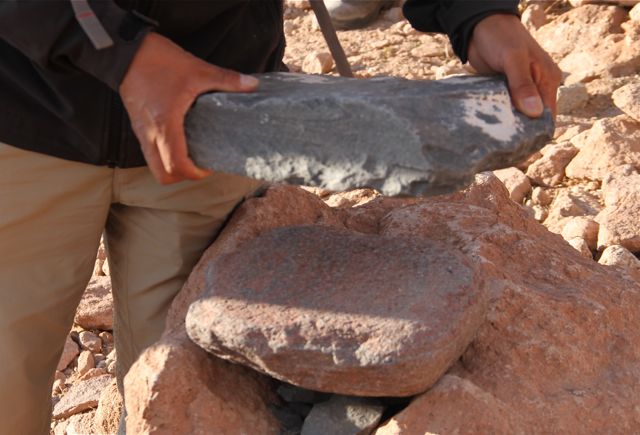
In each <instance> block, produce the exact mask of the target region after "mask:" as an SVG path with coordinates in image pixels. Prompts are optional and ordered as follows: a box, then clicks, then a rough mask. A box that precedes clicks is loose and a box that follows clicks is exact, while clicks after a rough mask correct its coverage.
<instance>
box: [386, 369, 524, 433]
mask: <svg viewBox="0 0 640 435" xmlns="http://www.w3.org/2000/svg"><path fill="white" fill-rule="evenodd" d="M452 402H455V403H457V404H458V407H457V408H453V407H452V406H451V403H452ZM523 428H526V426H525V425H524V424H523V422H522V420H521V419H520V418H519V417H518V415H517V412H516V411H515V410H513V409H510V407H509V405H508V403H504V402H502V401H501V400H499V399H498V398H496V397H494V396H493V395H492V394H491V393H489V392H487V391H485V390H483V389H482V388H480V387H479V386H476V385H474V384H473V382H471V381H469V380H467V379H464V378H460V377H458V376H455V375H445V376H443V377H442V379H440V381H439V382H438V383H437V384H436V385H435V386H434V387H433V388H432V389H431V390H429V392H428V393H427V394H423V395H421V396H418V397H417V398H416V399H415V400H414V401H413V402H411V404H410V405H409V406H408V407H407V408H406V409H405V410H404V411H402V412H400V413H399V414H397V415H395V416H394V417H392V418H391V419H390V420H389V421H387V422H386V423H385V424H383V425H382V426H380V427H379V428H378V429H377V430H376V431H375V432H374V435H410V434H418V433H419V434H448V433H463V434H489V433H494V434H515V433H526V430H524V431H523Z"/></svg>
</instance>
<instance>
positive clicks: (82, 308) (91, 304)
mask: <svg viewBox="0 0 640 435" xmlns="http://www.w3.org/2000/svg"><path fill="white" fill-rule="evenodd" d="M74 322H75V323H76V324H78V325H80V326H82V327H83V328H84V329H101V330H111V329H113V297H112V295H111V278H109V277H108V276H94V277H93V278H92V279H91V282H90V283H89V285H88V286H87V289H86V290H85V292H84V294H83V295H82V300H81V301H80V305H79V306H78V309H77V311H76V317H75V320H74Z"/></svg>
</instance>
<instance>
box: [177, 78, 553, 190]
mask: <svg viewBox="0 0 640 435" xmlns="http://www.w3.org/2000/svg"><path fill="white" fill-rule="evenodd" d="M260 78H261V85H260V88H259V89H258V91H257V92H254V93H251V94H240V93H222V92H218V93H212V94H207V95H204V96H201V97H200V98H199V99H198V101H197V103H196V105H195V106H194V107H193V108H192V109H191V111H190V112H189V114H188V115H187V119H186V131H187V137H188V143H189V153H190V155H191V157H192V158H193V159H194V160H195V162H196V163H197V164H198V165H199V166H201V167H206V168H211V169H214V170H223V171H226V172H232V173H238V174H243V175H248V176H250V177H253V178H258V179H263V180H268V181H276V182H282V181H286V182H290V183H296V184H305V185H310V186H316V187H323V188H327V189H329V190H334V191H342V190H350V189H353V188H362V187H370V188H375V189H377V190H379V191H380V192H382V193H383V194H386V195H398V194H409V195H425V194H437V193H442V192H447V191H453V190H455V189H458V188H460V187H462V186H464V185H466V184H468V183H469V182H470V181H471V180H473V174H475V173H477V172H481V171H484V170H491V169H497V168H499V167H508V166H512V165H514V164H515V163H517V162H518V161H520V160H523V159H524V158H526V157H527V156H529V155H530V154H532V153H533V152H534V151H536V150H537V149H539V148H540V147H541V146H542V145H543V144H544V143H545V142H546V141H547V140H548V139H549V138H550V137H551V136H552V134H553V121H552V119H551V116H550V114H549V113H548V112H546V114H545V115H544V116H543V117H542V118H538V119H529V118H527V117H526V116H524V115H522V114H520V113H519V112H518V111H516V110H515V109H514V108H513V107H512V106H511V100H510V98H509V94H508V92H507V88H506V86H505V83H504V81H503V80H502V79H499V78H492V77H488V78H487V77H465V78H462V77H456V78H452V79H448V80H442V81H436V82H434V81H411V80H404V79H399V78H391V77H387V78H376V79H370V80H358V79H348V78H341V77H330V76H326V77H325V76H322V77H310V76H306V75H298V74H287V73H280V74H265V75H262V76H260ZM238 119H242V122H243V123H245V124H249V125H256V126H259V128H257V127H256V128H246V129H237V128H235V127H234V126H235V125H237V122H238ZM214 120H215V121H214Z"/></svg>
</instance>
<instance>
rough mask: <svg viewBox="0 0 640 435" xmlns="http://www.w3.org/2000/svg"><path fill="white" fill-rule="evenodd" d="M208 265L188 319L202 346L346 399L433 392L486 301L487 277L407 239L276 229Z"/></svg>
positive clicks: (439, 249) (449, 254)
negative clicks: (484, 280)
mask: <svg viewBox="0 0 640 435" xmlns="http://www.w3.org/2000/svg"><path fill="white" fill-rule="evenodd" d="M209 267H210V268H209V276H208V282H209V291H208V293H207V294H206V295H205V297H204V298H202V299H200V300H198V301H197V302H195V303H193V304H192V305H191V307H190V309H189V312H188V314H187V318H186V325H187V331H188V333H189V337H190V338H191V339H192V340H194V342H196V343H197V344H198V345H200V346H201V347H203V348H204V349H207V350H208V351H210V352H212V353H213V354H215V355H217V356H219V357H222V358H225V359H228V360H231V361H235V362H239V363H243V364H246V365H248V366H250V367H253V368H255V369H257V370H259V371H262V372H264V373H266V374H269V375H271V376H273V377H275V378H278V379H281V380H283V381H286V382H289V383H292V384H295V385H299V386H301V387H304V388H309V389H314V390H320V391H327V392H334V393H340V394H347V395H360V396H409V395H413V394H416V393H420V392H422V391H425V390H426V389H427V388H429V387H430V386H431V385H432V384H433V383H434V382H436V381H437V380H438V378H439V377H440V376H441V375H442V374H443V372H444V371H445V370H446V369H447V368H448V367H449V366H450V365H451V363H452V362H453V361H455V360H456V359H457V358H458V357H459V356H460V354H461V352H462V351H463V350H464V348H465V347H466V346H467V344H468V343H469V341H470V340H471V338H472V337H473V334H474V333H475V330H476V328H477V326H478V324H479V323H480V322H482V319H483V315H484V306H485V302H486V301H485V299H484V292H483V284H482V278H481V277H479V276H477V275H475V273H474V271H473V269H471V268H469V267H468V266H467V264H466V262H464V261H461V259H460V257H459V256H458V255H457V254H456V253H455V252H454V251H452V250H451V249H450V248H448V247H447V246H445V245H441V244H438V243H436V244H432V243H431V242H430V241H429V240H426V239H417V240H416V239H413V238H412V237H410V235H409V234H406V235H403V236H397V237H385V236H379V235H371V234H361V233H355V232H352V231H346V230H338V229H331V228H327V227H325V226H317V225H316V226H300V227H290V228H282V229H275V230H273V231H271V232H269V233H267V234H264V235H261V236H259V237H257V238H256V239H254V240H252V241H250V242H247V243H245V244H244V245H243V248H242V250H239V251H237V252H234V253H232V254H229V255H228V256H225V257H222V258H219V259H217V260H216V261H215V262H212V263H211V264H210V266H209ZM398 271H402V273H398Z"/></svg>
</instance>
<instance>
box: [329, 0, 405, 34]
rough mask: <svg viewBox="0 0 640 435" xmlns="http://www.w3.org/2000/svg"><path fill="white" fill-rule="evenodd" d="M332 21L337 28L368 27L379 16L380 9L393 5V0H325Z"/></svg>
mask: <svg viewBox="0 0 640 435" xmlns="http://www.w3.org/2000/svg"><path fill="white" fill-rule="evenodd" d="M324 3H325V5H326V6H327V10H328V11H329V16H330V17H331V22H332V23H333V25H334V27H335V28H336V29H337V30H353V29H360V28H362V27H366V26H367V25H369V24H371V23H372V22H373V21H375V19H376V18H378V15H380V11H381V10H382V9H384V8H388V7H390V6H392V5H393V3H394V1H393V0H324Z"/></svg>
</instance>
